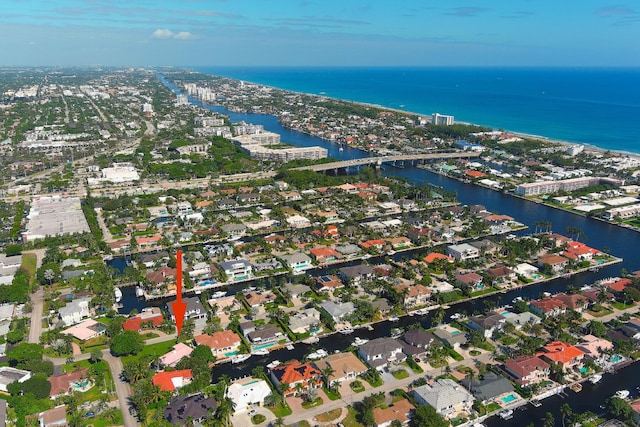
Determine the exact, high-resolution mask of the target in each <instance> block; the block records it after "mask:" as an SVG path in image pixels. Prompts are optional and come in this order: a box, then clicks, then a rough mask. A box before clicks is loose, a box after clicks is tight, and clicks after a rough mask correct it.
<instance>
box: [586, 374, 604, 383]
mask: <svg viewBox="0 0 640 427" xmlns="http://www.w3.org/2000/svg"><path fill="white" fill-rule="evenodd" d="M601 379H602V375H600V374H595V375H593V376H592V377H591V378H589V382H590V383H591V384H597V383H599V382H600V380H601Z"/></svg>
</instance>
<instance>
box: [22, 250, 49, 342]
mask: <svg viewBox="0 0 640 427" xmlns="http://www.w3.org/2000/svg"><path fill="white" fill-rule="evenodd" d="M25 253H32V254H35V255H36V268H40V267H41V266H42V259H43V258H44V254H45V250H44V249H36V250H32V251H28V252H25ZM43 310H44V290H43V289H42V288H39V289H38V290H37V291H36V292H34V293H32V294H31V326H30V327H29V338H28V342H29V343H31V344H39V343H40V334H42V312H43Z"/></svg>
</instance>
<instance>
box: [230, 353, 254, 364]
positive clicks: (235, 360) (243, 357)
mask: <svg viewBox="0 0 640 427" xmlns="http://www.w3.org/2000/svg"><path fill="white" fill-rule="evenodd" d="M250 357H251V355H250V354H238V355H237V356H235V357H234V358H233V359H231V363H234V364H236V363H242V362H244V361H245V360H247V359H248V358H250Z"/></svg>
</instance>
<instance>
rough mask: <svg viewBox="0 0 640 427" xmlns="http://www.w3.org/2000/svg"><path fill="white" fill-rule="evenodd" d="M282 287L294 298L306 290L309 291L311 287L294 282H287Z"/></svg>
mask: <svg viewBox="0 0 640 427" xmlns="http://www.w3.org/2000/svg"><path fill="white" fill-rule="evenodd" d="M284 288H285V289H286V290H287V292H289V293H290V294H291V297H293V298H295V297H297V296H300V295H302V294H306V293H307V292H311V288H310V287H309V286H307V285H299V284H295V283H287V284H285V285H284Z"/></svg>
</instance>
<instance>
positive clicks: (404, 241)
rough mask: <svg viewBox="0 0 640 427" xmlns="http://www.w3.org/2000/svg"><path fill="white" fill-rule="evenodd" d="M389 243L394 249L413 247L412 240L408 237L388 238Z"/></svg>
mask: <svg viewBox="0 0 640 427" xmlns="http://www.w3.org/2000/svg"><path fill="white" fill-rule="evenodd" d="M387 243H389V244H390V245H391V248H392V249H394V250H401V249H407V248H410V247H411V240H410V239H409V238H408V237H404V236H400V237H393V238H390V239H387Z"/></svg>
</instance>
